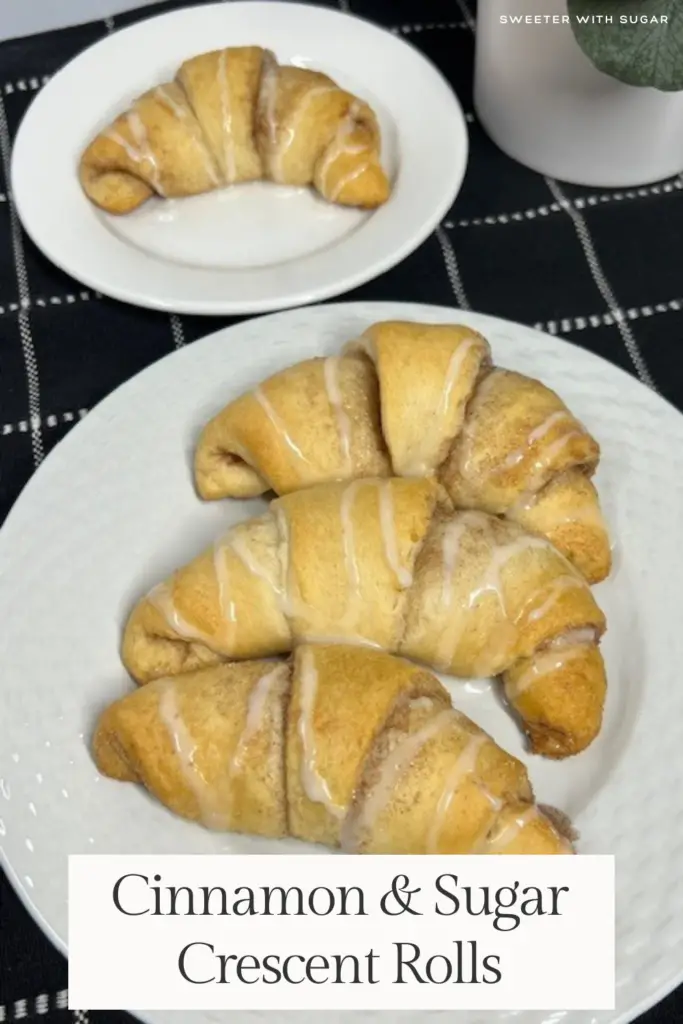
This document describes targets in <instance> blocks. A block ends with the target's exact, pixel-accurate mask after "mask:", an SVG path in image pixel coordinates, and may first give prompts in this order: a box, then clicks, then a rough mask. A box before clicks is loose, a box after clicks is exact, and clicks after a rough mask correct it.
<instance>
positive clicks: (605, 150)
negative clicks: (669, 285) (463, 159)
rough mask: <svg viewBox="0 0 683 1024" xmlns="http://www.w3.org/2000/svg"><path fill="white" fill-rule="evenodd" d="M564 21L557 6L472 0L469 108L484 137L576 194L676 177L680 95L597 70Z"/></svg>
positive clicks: (682, 155) (528, 0)
mask: <svg viewBox="0 0 683 1024" xmlns="http://www.w3.org/2000/svg"><path fill="white" fill-rule="evenodd" d="M563 15H564V16H566V15H567V5H566V0H479V3H478V9H477V37H476V62H475V82H474V104H475V109H476V112H477V116H478V118H479V120H480V121H481V123H482V125H483V126H484V128H485V129H486V131H487V132H488V134H489V136H490V137H491V138H492V139H493V141H494V142H495V143H496V144H497V145H498V146H499V147H500V148H501V149H502V150H503V151H504V152H505V153H507V154H508V155H509V156H511V157H514V159H515V160H518V161H519V162H520V163H522V164H525V165H526V166H527V167H531V168H532V169H533V170H535V171H539V172H541V173H542V174H548V175H550V176H551V177H554V178H559V179H561V180H562V181H567V182H571V183H573V184H577V185H590V186H593V187H598V188H629V187H635V186H638V185H645V184H650V183H652V182H656V181H660V180H661V179H663V178H668V177H671V176H673V175H675V174H678V173H680V172H681V171H682V170H683V93H663V92H659V91H658V90H656V89H650V88H636V87H634V86H630V85H623V84H622V83H620V82H617V81H615V80H614V79H612V78H610V77H609V76H607V75H604V74H602V73H601V72H599V71H597V70H596V69H595V68H594V67H593V65H592V64H591V62H590V61H589V60H588V58H587V57H586V56H585V55H584V54H583V52H582V51H581V49H580V48H579V46H578V44H577V42H576V40H575V38H574V35H573V32H572V29H571V26H570V25H569V24H568V23H567V22H562V20H561V19H562V16H563ZM511 16H522V17H524V18H526V21H524V22H522V23H512V22H511V21H510V20H509V19H510V17H511ZM535 16H540V19H539V20H540V23H539V22H536V23H534V21H533V20H531V19H533V18H534V17H535ZM546 16H550V18H549V19H548V20H547V21H545V20H544V19H545V18H546ZM552 16H556V18H555V21H554V22H553V21H552V20H551V18H552ZM505 18H507V19H508V20H507V22H505V21H504V19H505Z"/></svg>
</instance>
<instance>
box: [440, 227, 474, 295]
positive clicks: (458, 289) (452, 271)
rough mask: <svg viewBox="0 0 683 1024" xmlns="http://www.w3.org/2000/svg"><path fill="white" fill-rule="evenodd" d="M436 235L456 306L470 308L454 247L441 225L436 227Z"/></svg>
mask: <svg viewBox="0 0 683 1024" xmlns="http://www.w3.org/2000/svg"><path fill="white" fill-rule="evenodd" d="M436 237H437V240H438V242H439V245H440V246H441V252H442V253H443V258H444V263H445V264H446V273H447V274H448V280H449V281H450V282H451V288H452V289H453V294H454V295H455V297H456V299H457V301H458V306H459V307H460V309H471V306H470V304H469V300H468V298H467V295H466V294H465V289H464V287H463V283H462V278H461V276H460V268H459V267H458V260H457V257H456V255H455V249H454V248H453V243H452V242H451V240H450V238H449V237H448V235H447V234H446V232H445V231H444V229H443V228H442V227H438V228H437V229H436Z"/></svg>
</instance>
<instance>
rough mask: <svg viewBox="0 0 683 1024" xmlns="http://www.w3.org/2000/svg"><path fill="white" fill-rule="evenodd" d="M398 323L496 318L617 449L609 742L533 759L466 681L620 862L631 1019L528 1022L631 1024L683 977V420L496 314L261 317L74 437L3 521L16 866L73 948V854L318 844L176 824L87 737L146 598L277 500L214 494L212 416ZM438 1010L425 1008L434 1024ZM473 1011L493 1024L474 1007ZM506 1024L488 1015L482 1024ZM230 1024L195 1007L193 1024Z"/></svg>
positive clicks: (606, 598) (523, 1018) (26, 891)
mask: <svg viewBox="0 0 683 1024" xmlns="http://www.w3.org/2000/svg"><path fill="white" fill-rule="evenodd" d="M386 318H408V319H414V320H423V321H433V322H443V321H451V322H452V321H457V320H460V321H464V322H465V323H468V324H470V325H471V326H473V327H475V328H477V329H479V330H480V331H482V332H483V333H484V334H485V335H486V336H487V337H488V338H489V339H490V340H491V343H492V346H493V352H494V357H495V359H496V361H497V362H498V364H499V365H502V366H507V367H510V368H513V369H516V370H520V371H522V372H525V373H528V374H533V375H536V376H538V377H540V378H542V379H543V380H544V381H545V382H546V383H548V384H549V385H550V386H552V387H554V388H556V389H557V390H558V391H559V393H560V394H561V395H562V396H563V397H564V398H565V400H566V401H567V402H568V404H569V405H570V407H571V408H572V409H573V410H574V411H575V412H576V414H577V415H579V416H580V417H581V418H582V419H583V420H584V422H585V423H586V425H587V426H588V428H589V429H590V430H592V431H593V432H594V433H595V435H596V437H597V438H598V439H599V441H600V443H601V445H602V449H603V458H602V463H601V466H600V470H599V475H598V485H599V488H600V491H601V494H602V497H603V502H604V505H605V509H606V514H607V516H608V519H609V521H610V523H611V527H612V531H613V535H614V537H615V539H616V558H615V571H614V574H613V576H612V578H611V579H610V580H609V581H608V582H606V583H604V584H601V585H600V587H599V588H597V591H598V594H597V596H598V599H599V601H600V602H601V604H602V605H603V607H604V609H605V611H606V613H607V616H608V621H609V631H608V633H607V636H606V638H605V641H604V647H603V649H604V653H605V657H606V661H607V667H608V672H609V680H610V686H609V697H608V701H607V709H606V720H605V725H604V729H603V731H602V734H601V735H600V737H599V738H598V740H597V741H596V742H595V743H594V744H593V746H592V747H591V748H590V749H589V750H588V751H587V752H586V753H584V754H582V755H580V756H578V757H576V758H573V759H571V760H569V761H567V762H564V763H562V762H560V763H552V762H548V761H544V760H543V759H541V758H529V757H527V756H526V755H525V754H524V753H523V750H522V745H521V742H520V736H519V733H518V732H517V729H516V727H515V726H514V724H513V723H512V721H511V719H510V718H509V716H508V715H507V714H506V713H505V712H504V711H503V710H502V708H501V707H500V706H499V704H498V701H497V700H496V697H495V695H494V693H493V692H491V691H487V692H483V693H482V692H478V691H480V690H481V687H472V688H469V689H468V687H467V685H466V684H464V683H455V682H451V683H450V684H449V685H450V686H451V690H452V692H453V693H454V695H455V697H456V700H457V703H458V704H459V705H460V706H461V707H462V708H463V709H464V710H465V711H466V712H468V713H469V714H470V715H471V716H472V717H473V718H475V719H476V720H477V721H478V722H479V723H480V724H481V725H482V726H484V727H485V728H487V729H489V730H490V731H491V733H492V734H493V735H494V737H495V738H496V739H497V740H498V741H499V742H500V743H501V744H502V745H503V746H505V747H507V748H508V749H509V750H510V751H512V752H513V753H514V754H516V755H517V756H520V757H522V758H523V759H524V760H525V761H526V762H527V763H528V764H529V769H530V773H531V776H532V778H533V781H534V783H535V788H536V791H537V795H538V798H539V800H540V801H541V802H546V803H551V804H555V805H557V806H559V807H561V808H563V809H564V810H565V811H567V812H568V813H569V814H570V815H571V816H572V817H573V818H574V819H575V822H576V824H577V826H578V829H579V831H580V833H581V842H580V851H582V852H586V853H593V852H598V853H614V854H615V855H616V857H617V901H618V918H617V942H618V957H617V987H618V989H617V1000H618V1010H617V1011H616V1012H615V1013H601V1014H598V1015H596V1016H594V1015H593V1014H591V1013H578V1012H571V1013H567V1014H566V1016H563V1015H562V1014H559V1015H550V1014H543V1013H541V1014H539V1013H523V1014H520V1015H516V1016H515V1020H518V1021H520V1024H521V1022H523V1024H540V1022H546V1024H558V1022H561V1021H563V1022H564V1024H592V1022H593V1021H599V1022H600V1024H607V1022H609V1024H615V1022H624V1021H630V1020H632V1019H633V1017H634V1015H635V1014H636V1011H637V1010H640V1009H643V1008H644V1007H646V1006H647V1005H649V1004H651V1003H652V1002H654V1001H655V1000H656V999H658V998H659V997H661V996H663V995H664V994H665V993H666V992H667V990H669V989H670V988H671V987H672V986H673V985H674V983H675V982H676V981H677V980H678V979H679V978H681V977H682V976H683V970H682V961H681V954H680V950H681V948H683V905H682V904H683V872H681V861H682V857H683V752H681V750H680V747H679V744H680V736H681V727H680V723H681V721H682V720H683V687H682V686H681V682H680V667H681V665H683V629H681V615H680V607H681V604H680V586H681V580H682V579H683V545H681V523H682V522H683V471H682V470H683V467H682V466H681V452H683V417H681V416H680V415H679V414H678V413H677V412H676V411H675V410H674V409H673V408H671V407H670V406H669V405H667V404H666V403H665V402H664V401H662V399H660V398H658V397H657V396H656V395H655V394H654V393H653V392H651V391H649V390H647V389H646V388H644V387H643V386H642V385H640V384H639V383H637V382H636V381H635V380H633V379H632V378H631V377H629V376H628V375H627V374H626V373H624V372H623V371H621V370H619V369H616V368H615V367H613V366H612V365H610V364H608V363H606V362H604V361H602V360H601V359H598V358H597V357H595V356H593V355H591V354H589V353H587V352H585V351H583V350H581V349H579V348H575V347H573V346H571V345H569V344H564V343H562V342H560V341H559V340H558V339H557V338H550V337H547V336H546V335H543V334H540V333H538V332H536V331H533V330H531V329H530V328H527V327H522V326H520V325H516V324H512V323H507V322H504V321H501V320H497V319H494V318H491V317H486V316H480V315H477V314H474V313H464V312H461V311H460V310H453V309H447V308H437V307H432V306H418V305H402V304H400V303H373V304H370V303H363V304H342V305H336V306H325V307H317V308H313V309H300V310H296V311H292V312H289V313H284V314H280V315H277V316H270V317H264V318H261V319H258V320H252V321H249V322H246V323H242V324H240V325H239V326H237V327H233V328H230V329H229V330H225V331H221V332H220V333H218V334H215V335H213V336H211V337H209V338H205V339H204V340H202V341H199V342H197V343H195V344H193V345H191V346H188V347H187V348H185V349H183V350H181V351H179V352H177V353H175V354H173V355H171V356H169V357H167V358H166V359H163V360H162V361H160V362H158V363H156V364H155V365H153V366H152V367H150V368H149V369H147V370H146V371H145V372H143V373H142V374H140V375H139V376H137V377H136V378H134V379H133V380H131V381H129V382H128V383H127V384H125V385H124V386H123V387H121V388H119V390H118V391H116V392H115V393H114V394H113V395H111V396H110V397H109V398H107V399H106V400H105V401H104V402H102V403H101V405H99V406H98V407H97V408H96V409H95V410H94V411H93V412H91V413H90V414H89V416H88V417H87V418H86V419H85V420H84V421H83V422H82V423H81V424H79V425H78V426H77V427H75V428H74V430H73V431H72V432H71V433H70V434H69V435H68V436H67V437H66V439H65V440H64V441H62V443H61V444H60V445H58V447H57V448H56V449H55V451H54V452H53V453H52V454H51V455H50V457H49V458H48V459H47V460H46V462H45V464H44V465H43V466H42V467H41V468H40V469H39V471H38V472H37V473H36V475H35V476H34V477H33V479H32V480H31V481H30V483H29V485H28V486H27V487H26V489H25V491H24V492H23V494H22V495H21V497H20V499H19V501H18V502H17V504H16V505H15V507H14V509H13V510H12V512H11V514H10V516H9V518H8V519H7V521H6V523H5V525H4V526H3V528H2V529H1V530H0V580H1V589H0V622H1V623H2V629H1V630H0V667H1V673H2V705H3V708H2V723H3V739H2V743H0V778H2V780H3V781H2V784H1V785H0V818H1V819H2V823H1V828H0V832H1V836H0V843H1V844H2V850H3V853H4V856H5V859H6V863H7V866H8V870H9V872H10V875H11V877H12V878H13V880H14V884H15V885H16V886H17V888H18V890H19V892H20V893H21V894H22V896H23V898H24V900H25V901H26V904H27V906H28V907H29V910H30V911H31V912H32V913H33V914H34V915H35V917H36V918H37V920H38V921H39V923H40V924H41V925H42V927H43V928H44V929H45V930H46V931H47V933H48V934H49V935H50V937H51V938H52V939H53V941H54V942H55V943H56V944H57V945H58V946H59V947H60V948H61V949H62V950H66V897H67V892H66V857H67V855H68V854H70V853H82V852H92V853H98V852H99V853H114V852H116V853H137V852H140V853H149V852H150V851H154V852H158V853H166V852H174V853H175V852H187V853H211V852H214V851H234V852H238V851H248V852H253V853H264V852H273V851H286V850H288V851H298V852H302V853H306V852H312V851H313V850H314V847H312V846H305V845H303V844H298V843H296V842H295V841H287V842H282V843H278V842H268V841H265V840H258V839H251V838H249V837H238V836H223V837H221V836H217V835H215V834H212V833H209V832H206V831H204V830H202V829H201V828H199V827H196V826H193V825H191V824H188V823H186V822H183V821H181V820H179V819H177V818H174V817H172V815H171V814H170V813H168V812H167V811H166V810H164V808H163V807H161V806H159V805H157V804H155V803H154V802H152V800H151V799H149V798H147V797H146V796H145V794H144V793H143V791H142V790H141V789H138V788H137V787H134V786H122V785H120V784H118V783H115V782H111V781H108V780H105V779H99V778H98V776H97V774H96V772H95V769H94V767H93V763H92V761H91V758H90V754H89V751H88V746H87V740H88V737H89V734H90V730H91V727H92V725H93V721H94V718H95V716H96V714H97V713H98V711H99V710H100V709H101V708H102V707H103V706H104V704H105V703H107V702H109V701H110V700H112V699H113V698H115V697H117V696H118V695H119V694H121V693H122V692H124V691H125V690H127V688H129V687H130V686H131V684H130V682H129V681H128V680H127V678H126V677H125V674H124V672H123V670H122V668H121V665H120V663H119V660H118V645H119V638H120V630H121V626H122V623H123V621H124V618H125V616H126V615H127V613H128V611H129V609H130V607H131V605H132V603H133V602H134V601H135V600H136V599H137V598H138V597H139V596H140V594H141V593H142V592H144V591H145V590H146V589H147V588H149V587H150V586H151V585H152V584H153V583H155V582H157V581H158V580H159V579H160V578H162V577H163V576H165V575H166V574H167V573H168V572H170V571H171V570H172V569H173V568H174V567H175V566H176V565H177V564H179V563H182V562H184V561H186V560H188V559H189V558H191V557H193V556H194V555H195V554H196V553H197V552H198V551H199V550H200V548H201V547H202V546H203V545H204V544H205V543H208V542H209V541H210V540H211V539H212V538H213V537H214V536H215V534H216V532H217V531H218V530H219V529H221V528H224V527H225V524H226V522H231V521H234V520H236V519H239V518H243V517H247V516H248V515H252V514H253V513H254V511H255V510H257V509H261V508H262V507H263V505H262V502H261V501H260V500H258V501H252V502H245V503H241V502H237V501H235V502H220V503H209V504H203V503H202V502H200V501H199V500H198V498H197V497H196V496H195V493H194V490H193V486H192V479H191V473H190V460H191V455H192V450H193V444H194V442H195V439H196V437H197V433H198V431H199V429H200V428H201V426H202V425H203V423H204V422H205V421H206V419H207V417H209V416H210V415H212V414H213V413H214V412H215V411H217V410H218V409H219V408H220V407H221V406H222V405H223V403H224V402H225V401H226V400H228V399H230V398H231V397H234V396H236V395H237V394H238V393H239V392H241V391H242V390H243V389H245V388H248V387H251V386H253V385H255V384H256V383H257V382H258V381H259V380H260V379H262V378H263V377H264V376H265V375H267V374H270V373H273V372H274V371H276V370H277V369H278V368H282V367H284V366H286V365H288V364H290V363H292V362H294V361H297V360H299V359H302V358H307V357H309V356H311V355H313V354H318V353H329V352H333V351H335V350H337V349H338V348H339V346H340V345H341V344H342V343H343V342H345V341H347V340H348V339H350V338H354V337H356V336H357V335H358V333H359V331H361V330H362V329H364V328H365V327H366V326H367V325H368V324H369V323H371V322H373V321H376V320H381V319H386ZM586 927H587V928H589V927H590V922H589V921H587V922H586ZM418 1016H419V1015H415V1014H407V1016H406V1018H405V1019H406V1021H407V1022H408V1024H416V1022H417V1020H418ZM144 1017H145V1020H147V1021H149V1022H152V1024H164V1022H165V1021H166V1020H167V1014H160V1013H151V1012H147V1013H145V1014H144ZM231 1019H235V1020H240V1021H241V1020H244V1021H245V1022H246V1021H249V1020H256V1019H260V1018H257V1017H256V1016H253V1017H252V1016H251V1015H249V1014H244V1015H241V1016H240V1015H237V1016H235V1015H233V1016H232V1017H231ZM330 1019H331V1020H334V1021H336V1020H341V1019H342V1015H336V1016H335V1015H334V1014H331V1015H330ZM347 1019H348V1020H349V1021H350V1022H351V1024H352V1018H351V1016H349V1017H348V1018H346V1017H344V1020H347ZM353 1019H355V1018H353ZM419 1019H422V1018H421V1017H420V1018H419ZM459 1019H460V1020H461V1021H462V1022H463V1024H480V1020H482V1022H483V1018H480V1017H479V1016H478V1015H474V1014H468V1013H461V1014H460V1016H459ZM506 1019H507V1016H506V1015H505V1014H500V1013H487V1014H486V1019H485V1022H483V1024H495V1022H499V1021H503V1020H506ZM226 1020H227V1016H221V1015H220V1014H210V1013H197V1014H192V1015H185V1017H184V1021H186V1022H187V1024H207V1022H209V1021H226ZM383 1020H386V1021H389V1020H390V1017H389V1016H388V1015H387V1016H385V1017H383Z"/></svg>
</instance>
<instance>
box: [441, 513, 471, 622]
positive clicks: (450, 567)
mask: <svg viewBox="0 0 683 1024" xmlns="http://www.w3.org/2000/svg"><path fill="white" fill-rule="evenodd" d="M466 530H467V521H466V520H465V519H464V517H460V518H455V519H451V521H450V522H449V523H447V524H446V526H445V527H444V531H443V537H442V541H441V550H442V557H443V580H442V583H441V603H442V605H444V607H446V608H450V606H451V604H452V602H453V576H454V574H455V567H456V565H457V564H458V556H459V554H460V542H461V540H462V537H463V534H464V533H465V532H466Z"/></svg>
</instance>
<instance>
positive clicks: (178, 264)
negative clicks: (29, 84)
mask: <svg viewBox="0 0 683 1024" xmlns="http://www.w3.org/2000/svg"><path fill="white" fill-rule="evenodd" d="M245 44H256V45H260V46H265V47H269V48H270V49H272V50H273V51H274V52H275V54H276V56H277V57H278V59H279V60H280V61H281V62H282V63H290V64H298V65H301V66H307V67H313V68H316V69H318V70H321V71H325V72H326V73H328V74H329V75H331V76H332V77H333V78H334V79H335V80H336V81H337V82H338V83H339V84H340V85H342V86H344V87H345V88H347V89H349V90H350V91H352V92H354V93H355V94H356V95H358V96H361V97H362V98H364V99H366V100H367V101H368V102H369V103H370V104H371V105H372V107H373V108H374V110H375V111H376V113H377V115H378V118H379V121H380V127H381V130H382V140H383V163H384V165H385V167H386V168H387V170H388V172H389V173H390V175H391V177H392V179H393V185H394V187H393V193H392V195H391V198H390V200H389V201H388V202H387V203H386V204H385V205H384V206H383V207H381V208H380V209H378V210H376V211H374V212H363V211H359V210H352V209H344V208H342V207H340V206H335V205H332V204H330V203H326V202H324V201H323V200H322V199H321V198H319V197H317V196H315V195H314V194H313V192H312V191H311V190H308V189H294V188H285V187H283V186H280V185H272V184H267V183H261V182H257V183H253V184H248V185H238V186H232V187H231V188H226V189H223V190H220V191H217V192H213V193H210V194H208V195H204V196H195V197H192V198H189V199H181V200H176V201H164V200H160V199H152V200H150V201H149V202H148V203H146V204H145V205H144V207H142V208H140V209H139V210H137V211H135V212H134V213H132V214H129V215H127V216H125V217H112V216H109V215H107V214H104V213H102V212H100V211H98V210H96V208H95V207H94V206H93V205H92V203H90V201H89V200H88V199H87V198H86V197H85V195H84V193H83V191H82V189H81V187H80V184H79V181H78V177H77V167H78V160H79V157H80V154H81V152H82V150H83V148H84V147H85V145H86V144H87V143H88V142H89V141H90V138H91V137H92V136H93V135H94V134H95V133H96V132H97V131H99V130H100V129H101V128H103V127H104V126H105V125H106V124H107V123H109V121H110V120H111V118H112V117H113V116H115V115H116V114H117V113H118V112H120V111H121V110H125V108H126V105H127V104H128V103H129V102H130V101H131V100H132V99H133V98H135V97H136V96H137V95H139V94H140V93H141V92H143V91H145V90H146V89H148V88H151V87H152V86H154V85H158V84H159V83H160V82H162V81H164V80H168V79H169V78H172V77H173V76H174V74H175V72H176V70H177V69H178V67H179V66H180V64H181V63H182V62H183V61H184V60H185V59H187V58H188V57H191V56H193V55H194V54H197V53H202V52H204V51H206V50H212V49H215V48H217V47H222V46H239V45H245ZM467 153H468V140H467V127H466V124H465V119H464V116H463V113H462V110H461V108H460V105H459V104H458V101H457V99H456V98H455V95H454V94H453V92H452V90H451V89H450V87H449V85H448V83H447V82H446V81H445V79H444V78H443V77H442V76H441V75H440V73H439V72H438V71H437V70H436V68H435V67H434V66H433V65H432V64H431V63H430V62H429V61H428V60H427V59H426V58H425V57H423V56H422V54H420V53H419V51H418V50H416V49H415V48H414V47H412V46H410V45H409V44H408V43H406V42H404V41H403V40H402V39H400V38H398V37H397V36H395V35H392V33H391V32H388V31H385V30H383V29H381V28H379V27H377V26H376V25H373V24H371V23H370V22H368V21H364V20H362V19H360V18H355V17H350V16H349V15H346V14H341V13H339V12H338V11H333V10H329V9H326V8H322V7H313V6H308V5H306V4H296V3H280V2H277V3H267V2H266V3H263V2H251V0H250V2H246V3H216V4H210V5H208V6H200V7H190V8H185V9H183V10H179V11H173V12H172V13H170V14H163V15H159V16H158V17H155V18H150V19H148V20H146V21H143V22H141V23H139V24H137V25H135V26H133V27H132V28H128V29H124V30H123V31H121V32H116V33H115V34H114V35H112V36H109V37H108V38H105V39H103V40H102V41H101V42H99V43H97V44H96V45H94V46H92V47H90V48H89V49H87V50H85V51H84V52H83V53H82V54H80V55H79V56H78V57H76V58H75V60H73V61H72V62H71V63H70V64H68V65H67V66H66V67H65V68H64V69H63V70H62V71H60V72H59V73H58V74H57V75H55V77H54V78H53V79H52V80H51V81H50V82H49V83H48V84H47V85H46V86H45V87H44V89H43V90H42V91H41V92H40V94H39V95H38V96H37V97H36V99H35V100H34V102H33V104H32V106H31V107H30V108H29V110H28V112H27V114H26V116H25V118H24V120H23V122H22V124H21V127H20V129H19V133H18V135H17V140H16V143H15V146H14V153H13V159H12V189H13V193H14V199H15V202H16V204H17V209H18V212H19V216H20V218H21V220H22V222H23V225H24V227H25V229H26V231H27V232H28V234H29V235H30V236H31V238H32V239H33V241H34V242H35V244H36V245H37V246H38V247H39V248H40V249H42V250H43V252H44V253H45V254H46V256H48V257H49V259H51V260H52V261H53V262H54V263H55V264H57V266H59V267H61V268H62V270H65V271H67V273H69V274H71V275H72V276H73V277H75V278H77V279H78V280H80V281H82V282H83V283H84V284H86V285H88V286H90V287H91V288H94V289H96V290H97V291H100V292H102V293H103V294H105V295H111V296H113V297H114V298H118V299H123V300H124V301H126V302H132V303H135V304H136V305H140V306H148V307H152V308H155V309H165V310H172V311H176V312H184V313H196V314H197V313H199V314H230V313H257V312H266V311H268V310H271V309H282V308H285V307H290V306H296V305H301V304H303V303H308V302H314V301H318V300H321V299H324V298H328V297H330V296H333V295H339V294H341V293H342V292H345V291H348V290H349V289H351V288H354V287H356V286H357V285H360V284H362V283H363V282H364V281H368V280H370V279H371V278H373V277H376V276H377V275H378V274H381V273H382V272H384V271H385V270H387V269H388V268H389V267H392V266H394V265H395V264H396V263H398V262H400V261H401V260H402V259H404V258H405V257H406V256H407V255H408V254H409V253H410V252H412V251H413V250H414V249H416V248H417V247H418V246H419V245H420V244H421V243H422V242H423V241H424V240H425V238H427V237H428V235H429V234H430V233H431V232H432V231H433V229H434V228H435V227H436V226H437V224H438V223H439V222H440V220H441V218H442V217H443V216H444V214H445V213H446V211H447V210H448V209H449V207H450V206H451V204H452V202H453V200H454V199H455V197H456V195H457V193H458V191H459V189H460V185H461V182H462V178H463V175H464V172H465V167H466V164H467Z"/></svg>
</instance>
